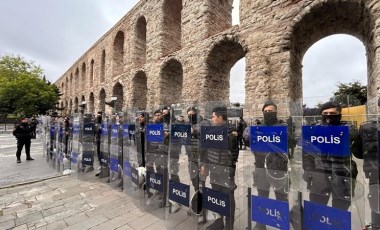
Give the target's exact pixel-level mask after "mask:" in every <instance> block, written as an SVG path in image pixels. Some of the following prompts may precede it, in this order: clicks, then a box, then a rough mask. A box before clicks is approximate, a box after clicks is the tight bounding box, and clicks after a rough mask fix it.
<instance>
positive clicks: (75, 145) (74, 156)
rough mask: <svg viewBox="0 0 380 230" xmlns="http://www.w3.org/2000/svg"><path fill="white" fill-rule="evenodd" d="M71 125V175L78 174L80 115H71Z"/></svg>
mask: <svg viewBox="0 0 380 230" xmlns="http://www.w3.org/2000/svg"><path fill="white" fill-rule="evenodd" d="M72 120H73V123H72V124H73V125H72V140H71V154H70V162H71V164H70V167H71V171H70V173H71V174H76V173H78V170H79V165H78V164H79V160H78V159H79V153H80V142H79V141H80V131H81V124H80V115H79V114H78V113H75V114H73V116H72Z"/></svg>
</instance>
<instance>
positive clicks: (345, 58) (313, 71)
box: [302, 34, 367, 108]
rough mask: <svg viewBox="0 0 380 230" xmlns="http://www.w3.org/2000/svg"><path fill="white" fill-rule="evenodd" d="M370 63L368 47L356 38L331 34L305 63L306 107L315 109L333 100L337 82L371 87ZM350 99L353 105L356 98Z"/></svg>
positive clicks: (311, 51) (315, 47)
mask: <svg viewBox="0 0 380 230" xmlns="http://www.w3.org/2000/svg"><path fill="white" fill-rule="evenodd" d="M366 63H367V62H366V54H365V47H364V45H363V43H362V42H361V41H360V40H358V39H357V38H355V37H353V36H350V35H345V34H339V35H331V36H328V37H325V38H323V39H321V40H319V41H317V42H316V43H314V44H313V45H312V46H311V47H310V48H309V49H308V50H307V52H306V53H305V55H304V58H303V60H302V66H303V69H302V80H303V84H302V85H303V88H302V92H303V104H304V105H306V106H307V108H314V107H317V105H318V104H321V103H324V102H326V101H328V100H330V99H331V98H332V97H333V95H334V94H333V93H334V92H335V91H336V90H337V83H352V82H354V81H359V82H360V83H361V84H362V85H367V82H366V81H367V68H366ZM316 79H318V80H316ZM349 99H350V100H351V102H349V103H351V104H352V103H353V102H354V101H353V100H354V98H349Z"/></svg>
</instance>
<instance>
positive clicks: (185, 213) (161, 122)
mask: <svg viewBox="0 0 380 230" xmlns="http://www.w3.org/2000/svg"><path fill="white" fill-rule="evenodd" d="M343 104H344V103H343ZM379 105H380V104H379V103H378V100H377V99H376V100H372V101H368V102H367V105H366V106H364V109H363V112H362V113H358V112H357V111H354V110H355V109H354V108H353V107H352V106H351V107H352V108H345V107H347V106H345V105H342V103H340V104H339V103H335V102H329V103H326V104H323V105H321V106H320V108H318V109H317V110H316V111H314V112H315V113H314V114H312V113H310V111H306V110H305V106H304V104H303V102H300V101H295V102H289V101H288V100H284V101H280V100H270V101H267V100H266V101H256V102H254V103H251V104H245V105H244V108H243V110H242V111H243V114H241V115H239V116H241V117H244V119H245V120H246V122H247V123H248V124H249V125H248V127H247V128H246V129H245V130H244V131H242V130H239V129H238V128H237V122H238V120H239V117H237V115H236V114H231V113H230V112H228V111H229V109H228V106H229V104H227V103H225V102H208V103H182V104H181V103H180V104H172V105H170V106H157V107H152V108H146V109H144V110H140V109H135V108H128V109H126V110H125V111H119V112H117V113H113V114H106V113H98V114H96V115H92V114H81V113H78V114H73V115H72V116H70V117H65V118H62V117H49V116H41V117H40V122H39V124H40V125H39V127H38V130H39V133H40V135H39V136H40V138H41V139H42V142H43V145H44V153H45V154H44V156H45V157H46V162H47V163H49V165H50V166H51V167H53V168H56V169H57V171H60V172H62V173H63V174H70V175H72V176H75V177H76V178H78V179H80V180H97V181H103V182H104V183H108V184H109V185H110V186H112V187H113V188H115V189H119V190H122V191H124V192H125V193H126V194H127V195H128V196H129V197H131V199H132V200H133V203H134V204H135V205H136V206H137V207H138V208H140V209H141V210H143V211H145V212H149V213H151V214H153V215H155V216H156V217H158V219H159V222H157V223H155V224H159V225H160V226H165V227H166V228H167V229H285V230H286V229H297V230H298V229H310V230H314V229H315V230H316V229H333V230H335V229H336V230H338V229H340V230H341V229H380V208H379V207H380V205H379V200H380V199H379V194H380V193H379V173H378V171H379V167H378V163H379V157H378V155H379V154H378V147H377V146H378V144H379V143H380V142H379V139H378V115H377V114H378V112H377V111H378V108H379ZM239 138H241V139H243V140H244V145H245V146H247V148H246V149H244V150H243V149H241V146H239V144H238V142H239Z"/></svg>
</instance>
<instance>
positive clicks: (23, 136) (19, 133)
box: [13, 123, 34, 163]
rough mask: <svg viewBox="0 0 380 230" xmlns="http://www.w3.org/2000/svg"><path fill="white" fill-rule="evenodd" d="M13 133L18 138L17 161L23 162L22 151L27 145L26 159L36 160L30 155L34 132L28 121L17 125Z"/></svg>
mask: <svg viewBox="0 0 380 230" xmlns="http://www.w3.org/2000/svg"><path fill="white" fill-rule="evenodd" d="M13 135H14V136H15V137H16V138H17V152H16V157H17V163H20V162H21V151H22V148H23V147H24V145H25V153H26V160H34V159H33V158H32V157H31V156H30V144H31V138H32V136H33V134H32V128H31V127H30V125H29V124H28V123H21V124H18V125H16V126H15V128H14V129H13Z"/></svg>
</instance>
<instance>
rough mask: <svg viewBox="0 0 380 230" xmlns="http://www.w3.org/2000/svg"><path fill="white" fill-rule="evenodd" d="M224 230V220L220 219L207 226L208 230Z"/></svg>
mask: <svg viewBox="0 0 380 230" xmlns="http://www.w3.org/2000/svg"><path fill="white" fill-rule="evenodd" d="M223 228H224V222H223V218H222V217H221V218H218V219H216V220H215V221H214V223H212V224H210V225H209V226H207V228H206V230H220V229H223Z"/></svg>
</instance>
